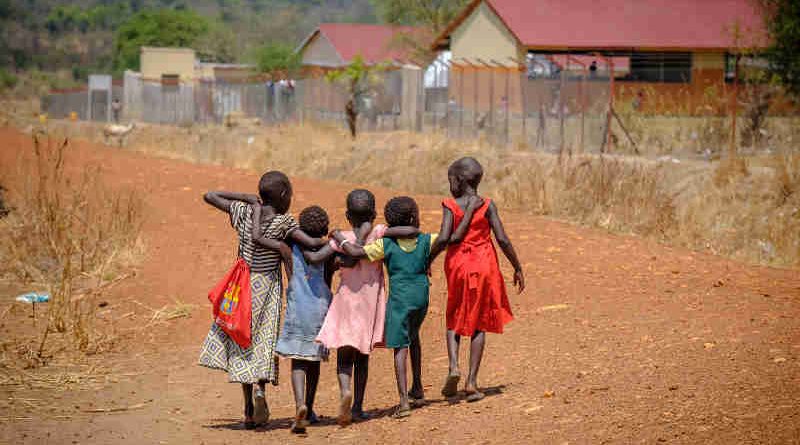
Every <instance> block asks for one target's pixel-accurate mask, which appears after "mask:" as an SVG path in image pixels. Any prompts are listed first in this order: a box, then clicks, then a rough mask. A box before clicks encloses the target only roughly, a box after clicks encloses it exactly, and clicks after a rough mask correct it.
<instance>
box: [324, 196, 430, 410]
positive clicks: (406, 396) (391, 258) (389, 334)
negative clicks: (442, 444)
mask: <svg viewBox="0 0 800 445" xmlns="http://www.w3.org/2000/svg"><path fill="white" fill-rule="evenodd" d="M384 217H385V218H386V223H387V224H388V225H389V227H395V228H399V227H403V226H406V227H412V228H416V229H418V228H419V209H418V208H417V203H416V202H415V201H414V199H412V198H410V197H408V196H400V197H396V198H392V199H391V200H389V202H387V203H386V207H385V208H384ZM412 232H414V233H415V235H413V237H409V238H399V239H394V238H388V237H384V238H381V239H378V240H375V241H373V242H371V243H369V244H367V245H365V246H363V247H361V246H359V245H357V244H355V243H352V242H349V241H347V239H346V238H345V237H344V236H343V235H342V234H341V233H340V232H339V231H334V232H333V233H332V234H331V236H332V237H333V238H334V239H335V240H336V241H337V242H338V243H339V246H340V247H341V248H342V250H343V251H344V252H345V253H346V254H347V255H349V256H351V257H354V258H364V257H366V258H368V259H369V260H370V261H378V260H383V262H384V264H385V265H386V269H387V272H388V275H389V301H388V303H387V307H386V324H385V336H386V347H387V348H391V349H394V366H395V376H396V378H397V391H398V393H399V395H400V406H399V407H398V410H397V412H396V413H395V417H407V416H408V415H410V414H411V404H410V400H413V401H414V402H417V401H422V400H424V393H423V389H422V348H421V345H420V338H419V330H420V327H421V326H422V322H423V321H424V320H425V315H426V314H427V312H428V293H429V288H430V282H429V281H428V274H427V264H428V256H429V255H430V251H431V245H432V244H433V242H434V241H435V240H436V234H426V233H419V231H418V230H413V231H412ZM409 352H410V355H411V372H412V375H413V383H412V385H411V391H408V382H407V380H406V363H407V357H408V355H409Z"/></svg>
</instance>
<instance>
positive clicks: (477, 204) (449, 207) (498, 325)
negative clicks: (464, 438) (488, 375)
mask: <svg viewBox="0 0 800 445" xmlns="http://www.w3.org/2000/svg"><path fill="white" fill-rule="evenodd" d="M447 176H448V180H449V182H450V193H451V194H452V195H453V198H449V199H446V200H444V201H443V202H442V205H443V207H444V208H443V215H442V228H441V230H440V231H439V238H438V239H437V241H436V243H435V244H434V246H433V247H432V249H431V254H430V258H431V260H430V261H431V262H432V261H433V259H434V258H435V257H436V255H438V254H439V253H440V252H441V251H442V250H444V249H445V248H447V256H446V258H445V264H444V271H445V275H446V276H447V353H448V356H449V358H450V372H449V374H448V376H447V379H446V380H445V384H444V387H443V388H442V395H444V396H445V397H452V396H455V395H456V393H457V390H458V382H459V380H460V378H461V373H460V371H459V368H458V347H459V343H460V340H461V336H467V337H470V338H471V342H470V359H469V362H470V363H469V376H468V377H467V383H466V386H465V392H466V394H467V401H470V402H474V401H478V400H480V399H482V398H483V397H484V394H483V393H482V392H480V391H479V390H478V382H477V380H478V369H479V368H480V364H481V358H482V357H483V349H484V346H485V344H486V332H493V333H498V334H499V333H502V332H503V325H505V324H506V323H508V322H509V321H511V320H512V319H513V318H514V317H513V315H512V314H511V306H510V305H509V303H508V296H507V295H506V286H505V282H504V281H503V276H502V274H501V273H500V267H499V265H498V260H497V252H496V251H495V248H494V244H492V239H491V232H494V237H495V239H496V240H497V244H498V245H499V246H500V248H501V249H502V250H503V253H504V254H505V256H506V258H508V261H509V262H510V263H511V265H512V266H513V267H514V285H516V286H517V288H518V290H519V292H522V291H523V290H524V289H525V277H524V275H523V273H522V266H521V265H520V263H519V260H518V259H517V254H516V252H515V251H514V246H513V245H512V244H511V241H510V240H509V239H508V236H507V235H506V233H505V230H504V229H503V223H502V221H500V216H499V214H498V212H497V207H495V205H494V203H493V202H492V201H491V200H489V199H482V198H480V197H479V196H478V185H479V184H480V182H481V178H482V177H483V168H482V167H481V165H480V163H478V161H477V160H475V159H474V158H470V157H467V158H461V159H459V160H457V161H456V162H454V163H453V164H452V165H451V166H450V168H449V169H448V172H447ZM454 226H455V227H456V229H455V231H453V227H454Z"/></svg>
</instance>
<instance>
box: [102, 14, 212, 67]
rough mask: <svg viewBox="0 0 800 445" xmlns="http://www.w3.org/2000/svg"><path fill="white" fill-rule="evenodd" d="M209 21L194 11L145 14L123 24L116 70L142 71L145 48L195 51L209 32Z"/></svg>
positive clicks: (118, 37)
mask: <svg viewBox="0 0 800 445" xmlns="http://www.w3.org/2000/svg"><path fill="white" fill-rule="evenodd" d="M210 27H211V25H210V23H209V21H208V19H206V18H204V17H202V16H200V15H198V14H196V13H195V12H193V11H191V10H172V9H160V10H155V11H142V12H139V13H138V14H136V15H134V16H133V17H131V19H130V20H128V21H127V22H125V23H123V24H122V25H121V26H120V28H119V29H118V30H117V33H116V36H115V38H114V68H115V69H116V70H119V71H122V70H125V69H133V70H138V69H139V63H140V61H139V52H140V48H141V47H142V46H176V47H193V46H194V44H195V43H197V41H198V40H199V39H200V38H201V37H203V36H204V35H205V34H206V33H208V32H209V29H210Z"/></svg>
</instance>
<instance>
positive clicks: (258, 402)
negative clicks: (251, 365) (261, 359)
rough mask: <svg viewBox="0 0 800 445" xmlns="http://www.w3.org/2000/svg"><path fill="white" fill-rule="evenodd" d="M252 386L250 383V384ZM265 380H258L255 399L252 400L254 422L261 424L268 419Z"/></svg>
mask: <svg viewBox="0 0 800 445" xmlns="http://www.w3.org/2000/svg"><path fill="white" fill-rule="evenodd" d="M250 386H251V387H252V385H250ZM266 386H267V381H266V380H259V381H258V389H256V395H255V400H254V402H253V404H254V409H253V420H254V421H255V422H256V424H263V423H266V422H267V421H268V420H269V407H268V406H267V396H266Z"/></svg>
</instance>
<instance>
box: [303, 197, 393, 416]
mask: <svg viewBox="0 0 800 445" xmlns="http://www.w3.org/2000/svg"><path fill="white" fill-rule="evenodd" d="M347 220H348V221H349V222H350V224H351V225H352V227H353V229H354V230H352V231H347V232H343V234H344V236H345V237H346V239H347V241H348V242H352V243H359V244H364V243H369V242H372V241H374V240H376V239H380V238H382V237H383V236H384V232H385V231H386V226H384V225H382V224H379V225H377V226H375V227H373V226H372V222H373V221H374V220H375V196H374V195H373V194H372V193H371V192H370V191H369V190H361V189H358V190H353V191H352V192H350V194H348V195H347ZM329 248H331V249H334V250H336V251H337V252H339V253H341V252H342V250H341V248H340V247H339V245H338V244H337V243H336V241H334V240H331V243H330V246H329ZM339 271H340V272H339V273H340V277H339V278H340V280H339V288H338V289H336V292H335V293H334V295H333V301H332V302H331V305H330V308H329V309H328V314H327V315H326V316H325V321H324V322H323V324H322V329H320V331H319V334H318V335H317V341H318V342H320V343H322V344H323V345H325V346H326V347H327V348H328V349H333V348H336V349H337V351H336V357H337V360H336V372H337V374H338V376H339V389H340V390H341V404H340V405H341V406H340V411H339V419H338V420H339V424H341V425H347V424H349V423H350V422H351V421H352V419H353V417H355V418H356V419H365V418H367V415H366V414H365V413H364V408H363V406H364V405H363V404H364V390H365V389H366V386H367V376H368V373H369V353H370V352H372V349H373V348H375V347H376V346H379V345H381V344H382V343H383V324H384V317H385V315H386V288H385V285H384V279H383V265H382V263H381V262H380V261H376V262H370V261H367V260H361V261H358V263H356V264H355V265H353V267H343V268H341V269H340V270H339ZM353 374H355V391H354V392H351V390H350V380H351V376H352V375H353ZM351 404H352V405H351Z"/></svg>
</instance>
